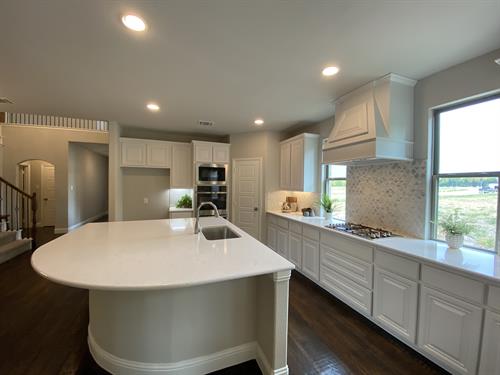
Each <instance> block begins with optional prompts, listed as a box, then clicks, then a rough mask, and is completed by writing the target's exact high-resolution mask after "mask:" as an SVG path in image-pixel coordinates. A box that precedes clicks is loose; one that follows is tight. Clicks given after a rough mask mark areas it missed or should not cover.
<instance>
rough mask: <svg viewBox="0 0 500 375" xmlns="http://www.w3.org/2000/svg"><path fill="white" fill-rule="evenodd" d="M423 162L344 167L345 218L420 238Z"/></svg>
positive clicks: (422, 229)
mask: <svg viewBox="0 0 500 375" xmlns="http://www.w3.org/2000/svg"><path fill="white" fill-rule="evenodd" d="M425 174H426V161H425V160H415V161H413V162H398V163H391V164H383V165H369V166H355V167H354V166H353V167H349V168H347V213H346V214H347V215H346V216H347V220H348V221H352V222H354V223H360V224H364V225H368V226H373V227H376V228H377V227H380V228H384V229H387V230H390V231H393V232H395V233H399V234H402V235H407V236H412V237H417V238H423V237H424V233H425V220H424V213H425V181H426V179H425Z"/></svg>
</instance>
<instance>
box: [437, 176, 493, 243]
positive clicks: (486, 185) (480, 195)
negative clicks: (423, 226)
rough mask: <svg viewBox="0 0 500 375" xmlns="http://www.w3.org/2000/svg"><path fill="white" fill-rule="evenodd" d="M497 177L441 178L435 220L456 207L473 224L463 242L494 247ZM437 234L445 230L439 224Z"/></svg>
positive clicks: (451, 211) (443, 236)
mask: <svg viewBox="0 0 500 375" xmlns="http://www.w3.org/2000/svg"><path fill="white" fill-rule="evenodd" d="M497 202H498V178H496V177H486V178H483V177H469V178H458V177H456V178H440V179H439V184H438V217H437V222H438V223H439V222H440V220H442V219H443V218H445V217H446V216H448V215H450V214H452V213H453V212H454V211H455V210H456V209H459V212H460V215H462V217H463V218H464V219H465V220H466V222H467V223H469V224H470V225H471V227H472V230H471V233H469V234H468V235H467V236H465V243H464V244H465V245H468V246H474V247H479V248H483V249H488V250H494V248H495V241H496V236H495V234H496V227H497V204H498V203H497ZM437 238H438V239H441V240H444V238H445V234H444V233H443V231H442V229H441V228H440V227H438V232H437Z"/></svg>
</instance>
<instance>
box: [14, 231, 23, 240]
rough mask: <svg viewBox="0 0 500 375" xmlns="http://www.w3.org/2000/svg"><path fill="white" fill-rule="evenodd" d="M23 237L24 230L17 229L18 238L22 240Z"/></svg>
mask: <svg viewBox="0 0 500 375" xmlns="http://www.w3.org/2000/svg"><path fill="white" fill-rule="evenodd" d="M22 239H23V230H22V229H18V230H17V231H16V240H22Z"/></svg>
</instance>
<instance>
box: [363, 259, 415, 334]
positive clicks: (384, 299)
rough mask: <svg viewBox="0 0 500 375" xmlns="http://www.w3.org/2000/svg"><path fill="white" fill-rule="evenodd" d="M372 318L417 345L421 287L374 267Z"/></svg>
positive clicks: (411, 281)
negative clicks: (419, 291) (418, 303)
mask: <svg viewBox="0 0 500 375" xmlns="http://www.w3.org/2000/svg"><path fill="white" fill-rule="evenodd" d="M374 284H375V285H374V290H373V317H374V319H375V320H376V321H377V322H378V323H379V324H380V325H382V326H383V327H384V328H386V329H387V330H388V331H390V332H392V333H393V334H395V335H397V336H399V337H401V338H402V339H404V340H407V341H409V342H411V343H415V337H416V327H417V298H418V297H417V293H418V284H417V282H415V281H413V280H409V279H407V278H404V277H401V276H398V275H396V274H394V273H392V272H390V271H387V270H383V269H380V268H378V267H375V280H374Z"/></svg>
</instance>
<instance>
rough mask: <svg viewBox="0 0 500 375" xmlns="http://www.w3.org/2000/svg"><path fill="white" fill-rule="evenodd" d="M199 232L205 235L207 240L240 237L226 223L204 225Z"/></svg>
mask: <svg viewBox="0 0 500 375" xmlns="http://www.w3.org/2000/svg"><path fill="white" fill-rule="evenodd" d="M201 233H203V235H204V236H205V238H206V239H207V240H209V241H215V240H227V239H230V238H239V237H241V236H240V235H239V234H238V233H236V232H235V231H233V230H232V229H231V228H229V227H228V226H226V225H221V226H218V227H206V228H202V229H201Z"/></svg>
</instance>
